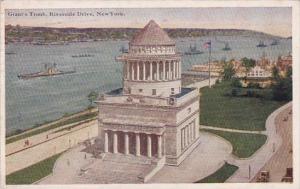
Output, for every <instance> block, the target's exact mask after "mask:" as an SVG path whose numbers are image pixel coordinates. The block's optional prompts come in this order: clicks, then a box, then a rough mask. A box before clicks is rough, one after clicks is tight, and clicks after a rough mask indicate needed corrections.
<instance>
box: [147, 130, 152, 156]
mask: <svg viewBox="0 0 300 189" xmlns="http://www.w3.org/2000/svg"><path fill="white" fill-rule="evenodd" d="M151 152H152V147H151V135H147V156H148V157H151V156H152V154H151Z"/></svg>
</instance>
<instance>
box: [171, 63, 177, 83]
mask: <svg viewBox="0 0 300 189" xmlns="http://www.w3.org/2000/svg"><path fill="white" fill-rule="evenodd" d="M175 64H176V62H175V61H173V73H172V76H173V77H172V78H173V79H176V77H175V72H176V71H175Z"/></svg>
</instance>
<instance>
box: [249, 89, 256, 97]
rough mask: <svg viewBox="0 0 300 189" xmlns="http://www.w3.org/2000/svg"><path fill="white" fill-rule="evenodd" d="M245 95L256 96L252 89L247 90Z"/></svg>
mask: <svg viewBox="0 0 300 189" xmlns="http://www.w3.org/2000/svg"><path fill="white" fill-rule="evenodd" d="M247 96H248V97H255V96H256V92H255V91H253V90H247Z"/></svg>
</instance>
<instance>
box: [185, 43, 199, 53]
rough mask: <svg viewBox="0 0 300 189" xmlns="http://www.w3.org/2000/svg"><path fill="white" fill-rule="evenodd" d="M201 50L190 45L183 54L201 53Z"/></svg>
mask: <svg viewBox="0 0 300 189" xmlns="http://www.w3.org/2000/svg"><path fill="white" fill-rule="evenodd" d="M202 53H203V52H202V51H200V50H198V49H197V46H196V45H194V46H192V45H190V48H189V50H188V51H186V52H185V53H184V54H185V55H194V54H202Z"/></svg>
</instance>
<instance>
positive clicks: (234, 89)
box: [231, 88, 238, 96]
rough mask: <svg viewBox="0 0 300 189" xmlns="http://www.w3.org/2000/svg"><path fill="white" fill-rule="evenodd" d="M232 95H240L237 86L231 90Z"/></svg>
mask: <svg viewBox="0 0 300 189" xmlns="http://www.w3.org/2000/svg"><path fill="white" fill-rule="evenodd" d="M231 95H232V96H237V95H238V90H237V89H236V88H233V89H232V90H231Z"/></svg>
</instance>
